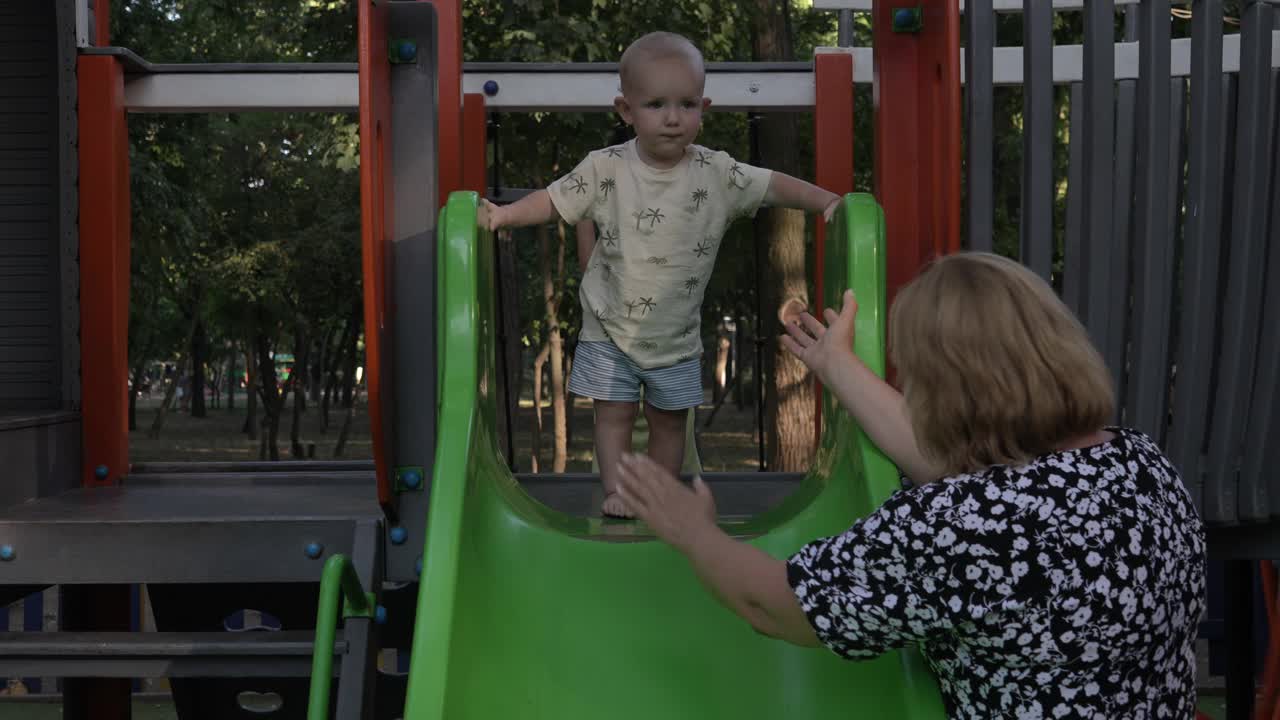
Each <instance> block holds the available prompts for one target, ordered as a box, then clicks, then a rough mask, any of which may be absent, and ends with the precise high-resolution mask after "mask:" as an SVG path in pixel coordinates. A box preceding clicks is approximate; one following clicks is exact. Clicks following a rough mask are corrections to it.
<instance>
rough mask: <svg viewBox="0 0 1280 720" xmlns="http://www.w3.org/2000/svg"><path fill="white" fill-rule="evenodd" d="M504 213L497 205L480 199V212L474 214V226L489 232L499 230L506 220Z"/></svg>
mask: <svg viewBox="0 0 1280 720" xmlns="http://www.w3.org/2000/svg"><path fill="white" fill-rule="evenodd" d="M505 214H506V213H505V212H504V211H503V209H502V207H501V206H499V205H494V204H493V203H491V202H489V201H488V200H486V199H484V198H480V210H479V212H478V213H477V214H476V224H477V225H479V226H480V227H482V228H484V229H485V230H488V231H490V232H493V231H496V230H501V229H502V227H503V225H504V224H505V223H504V221H505V219H506V218H504V217H503V216H504V215H505Z"/></svg>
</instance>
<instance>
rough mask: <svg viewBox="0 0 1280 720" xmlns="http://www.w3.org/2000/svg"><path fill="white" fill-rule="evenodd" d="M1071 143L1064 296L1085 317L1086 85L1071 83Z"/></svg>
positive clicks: (1068, 148) (1063, 270)
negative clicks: (1084, 136) (1084, 137)
mask: <svg viewBox="0 0 1280 720" xmlns="http://www.w3.org/2000/svg"><path fill="white" fill-rule="evenodd" d="M1069 121H1070V123H1071V125H1070V130H1071V132H1070V136H1071V137H1070V143H1071V144H1070V145H1068V147H1067V228H1066V238H1065V240H1064V241H1063V249H1062V300H1063V302H1065V303H1066V304H1067V307H1069V308H1071V311H1072V312H1074V313H1075V314H1076V316H1077V317H1079V318H1081V320H1083V319H1084V296H1083V294H1084V285H1085V283H1084V261H1085V255H1084V238H1083V235H1084V205H1085V200H1084V198H1085V189H1084V139H1083V133H1084V86H1083V85H1081V84H1080V83H1072V84H1071V117H1070V119H1069Z"/></svg>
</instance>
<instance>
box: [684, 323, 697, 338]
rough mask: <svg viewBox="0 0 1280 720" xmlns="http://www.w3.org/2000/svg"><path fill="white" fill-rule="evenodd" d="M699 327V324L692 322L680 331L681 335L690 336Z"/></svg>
mask: <svg viewBox="0 0 1280 720" xmlns="http://www.w3.org/2000/svg"><path fill="white" fill-rule="evenodd" d="M697 329H698V326H697V324H696V323H690V324H689V325H685V326H684V329H683V330H681V331H680V337H689V336H690V335H692V334H693V331H694V330H697Z"/></svg>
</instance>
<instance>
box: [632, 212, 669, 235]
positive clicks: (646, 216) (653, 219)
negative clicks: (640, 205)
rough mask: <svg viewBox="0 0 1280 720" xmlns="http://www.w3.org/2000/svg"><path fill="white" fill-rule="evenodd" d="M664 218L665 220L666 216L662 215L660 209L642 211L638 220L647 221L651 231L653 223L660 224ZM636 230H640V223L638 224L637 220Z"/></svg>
mask: <svg viewBox="0 0 1280 720" xmlns="http://www.w3.org/2000/svg"><path fill="white" fill-rule="evenodd" d="M664 218H666V216H665V215H663V214H662V210H661V209H659V208H649V209H648V210H646V211H644V212H643V213H641V214H640V218H639V219H640V220H648V221H649V229H650V230H652V229H653V226H654V224H655V223H660V222H662V221H663V219H664ZM636 229H637V230H639V229H640V222H639V220H637V221H636Z"/></svg>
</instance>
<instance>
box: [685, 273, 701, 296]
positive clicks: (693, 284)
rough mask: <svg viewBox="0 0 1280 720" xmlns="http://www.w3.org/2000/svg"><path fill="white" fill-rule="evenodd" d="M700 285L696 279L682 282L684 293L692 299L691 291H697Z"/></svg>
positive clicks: (691, 278) (699, 281)
mask: <svg viewBox="0 0 1280 720" xmlns="http://www.w3.org/2000/svg"><path fill="white" fill-rule="evenodd" d="M700 284H702V281H701V280H699V279H698V278H696V277H690V278H689V279H688V280H685V281H684V291H685V292H686V293H688V294H689V296H690V297H692V296H693V291H694V290H697V289H698V285H700Z"/></svg>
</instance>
